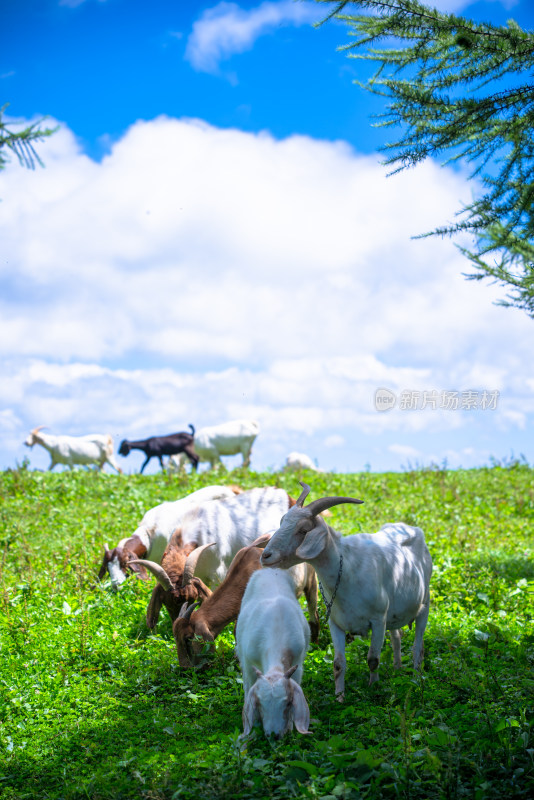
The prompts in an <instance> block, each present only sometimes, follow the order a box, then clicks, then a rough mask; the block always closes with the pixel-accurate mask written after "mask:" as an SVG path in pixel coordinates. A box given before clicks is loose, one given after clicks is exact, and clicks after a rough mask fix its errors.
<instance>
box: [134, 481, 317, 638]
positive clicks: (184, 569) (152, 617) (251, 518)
mask: <svg viewBox="0 0 534 800" xmlns="http://www.w3.org/2000/svg"><path fill="white" fill-rule="evenodd" d="M293 502H294V500H292V499H291V498H290V497H289V496H288V494H287V492H285V491H284V490H283V489H275V488H274V487H272V486H269V487H267V488H264V489H250V490H249V491H247V492H243V493H242V494H239V495H237V496H236V497H233V498H230V499H227V500H220V501H214V502H212V503H204V504H202V505H198V506H196V507H195V508H194V509H192V510H191V511H190V512H189V513H188V514H187V515H186V516H184V518H183V519H182V521H181V523H180V525H179V526H178V527H177V529H176V530H175V532H174V533H173V535H172V537H171V539H170V541H169V545H168V547H167V550H166V551H165V553H164V554H163V558H162V560H161V565H160V564H154V563H152V562H151V561H149V560H145V559H142V560H140V561H139V563H140V565H141V566H144V567H146V569H148V570H149V571H150V572H152V574H153V575H154V576H155V577H156V578H157V580H158V585H157V586H156V587H155V588H154V591H153V592H152V597H151V599H150V602H149V605H148V609H147V625H148V627H149V628H154V627H155V626H156V624H157V621H158V619H159V614H160V611H161V607H162V606H165V607H166V609H167V611H168V612H169V615H170V617H171V619H172V621H173V622H174V620H175V619H177V618H178V616H179V614H180V610H181V608H182V606H183V604H184V602H185V601H186V600H187V601H188V602H189V603H192V602H194V601H195V600H197V599H199V598H201V599H205V598H207V597H208V596H209V589H208V587H210V586H216V585H218V584H219V583H221V581H223V579H224V578H225V576H226V573H227V571H228V568H229V566H230V563H231V561H232V559H233V558H234V556H235V555H236V553H237V552H238V550H240V549H241V548H242V547H246V546H247V545H249V544H252V543H253V542H254V541H255V539H256V538H257V537H258V536H261V535H263V534H265V533H268V532H271V531H273V530H275V529H276V527H277V526H278V523H279V520H280V517H281V516H282V515H283V514H284V513H285V512H286V511H287V509H288V508H289V507H290V505H291V504H292V503H293ZM213 543H215V544H216V547H208V548H205V547H203V545H210V544H213ZM195 574H196V577H195V580H192V579H193V577H194V576H195ZM311 594H313V592H312V589H311V588H310V597H309V598H308V607H309V611H310V620H311V623H310V624H311V625H312V626H313V625H316V626H317V627H316V628H314V636H316V631H317V630H318V625H319V618H318V616H317V589H316V587H315V597H314V599H312V597H311Z"/></svg>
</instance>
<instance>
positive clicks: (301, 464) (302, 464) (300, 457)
mask: <svg viewBox="0 0 534 800" xmlns="http://www.w3.org/2000/svg"><path fill="white" fill-rule="evenodd" d="M284 469H285V470H299V469H309V470H312V472H321V471H322V470H320V469H319V467H318V466H317V465H316V464H314V462H313V461H312V460H311V458H310V457H309V456H307V455H306V454H305V453H290V454H289V455H288V457H287V458H286V463H285V465H284Z"/></svg>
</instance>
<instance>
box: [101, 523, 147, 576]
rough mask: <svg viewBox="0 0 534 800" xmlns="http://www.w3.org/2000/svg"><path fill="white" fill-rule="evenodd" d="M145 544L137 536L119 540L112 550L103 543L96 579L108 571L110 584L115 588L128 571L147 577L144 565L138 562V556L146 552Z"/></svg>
mask: <svg viewBox="0 0 534 800" xmlns="http://www.w3.org/2000/svg"><path fill="white" fill-rule="evenodd" d="M146 550H147V548H146V545H145V544H144V543H143V542H142V541H141V539H140V538H139V537H138V536H131V537H130V538H129V539H127V540H124V541H123V542H120V543H119V544H118V545H117V546H116V547H114V548H113V549H112V550H110V549H109V547H108V546H107V544H105V545H104V559H103V561H102V565H101V567H100V570H99V572H98V579H99V580H102V579H103V578H104V577H105V576H106V574H108V573H109V576H110V578H111V585H112V586H113V588H114V589H116V588H117V587H118V586H119V585H120V584H121V583H123V581H125V580H126V578H127V577H128V574H129V573H130V572H135V573H136V575H138V577H139V578H142V579H143V580H144V581H146V580H147V579H148V574H147V571H146V569H145V567H144V566H143V565H142V564H140V563H139V562H138V558H139V556H141V555H144V554H145V553H146Z"/></svg>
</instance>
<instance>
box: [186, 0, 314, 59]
mask: <svg viewBox="0 0 534 800" xmlns="http://www.w3.org/2000/svg"><path fill="white" fill-rule="evenodd" d="M321 18H322V16H321V9H320V8H319V7H317V6H315V5H313V4H310V3H302V2H295V0H283V1H282V2H269V1H267V2H264V3H261V5H259V6H257V7H256V8H252V9H249V10H244V9H242V8H240V7H239V5H237V3H227V2H222V3H218V4H217V5H216V6H213V8H208V9H206V10H205V11H204V12H203V13H202V15H201V17H200V19H199V20H197V22H195V23H194V24H193V30H192V33H191V34H190V36H189V37H188V40H187V46H186V50H185V58H186V60H187V61H189V62H190V63H191V65H192V66H193V67H194V69H196V70H199V71H201V72H210V73H213V74H217V73H218V71H219V64H220V62H221V61H224V60H226V59H228V58H230V57H231V56H232V55H234V54H235V53H243V52H245V51H246V50H250V49H251V48H252V47H253V45H254V42H255V41H256V39H258V38H259V37H260V36H263V35H265V34H267V33H271V32H272V31H274V30H276V28H279V27H282V26H284V25H296V26H298V25H305V24H311V23H313V22H317V21H318V20H319V19H321Z"/></svg>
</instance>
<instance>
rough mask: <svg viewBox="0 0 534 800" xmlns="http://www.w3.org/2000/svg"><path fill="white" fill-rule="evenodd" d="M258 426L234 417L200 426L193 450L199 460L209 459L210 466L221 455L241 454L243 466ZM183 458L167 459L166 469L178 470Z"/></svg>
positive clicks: (181, 466)
mask: <svg viewBox="0 0 534 800" xmlns="http://www.w3.org/2000/svg"><path fill="white" fill-rule="evenodd" d="M259 431H260V426H259V424H258V423H257V422H255V421H254V420H249V419H236V420H233V421H232V422H224V423H222V424H221V425H211V426H209V427H207V428H201V429H200V430H199V431H197V433H196V434H195V445H194V446H195V452H196V454H197V455H198V457H199V459H200V461H209V464H210V467H212V468H213V467H215V466H219V465H220V464H221V456H234V455H237V454H239V453H241V455H242V456H243V466H244V467H248V466H250V453H251V450H252V445H253V444H254V440H255V438H256V436H257V435H258V433H259ZM184 464H185V460H184V458H183V457H180V456H173V457H171V458H170V459H169V464H168V467H167V468H168V470H169V472H172V471H180V470H182V469H183V467H184Z"/></svg>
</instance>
